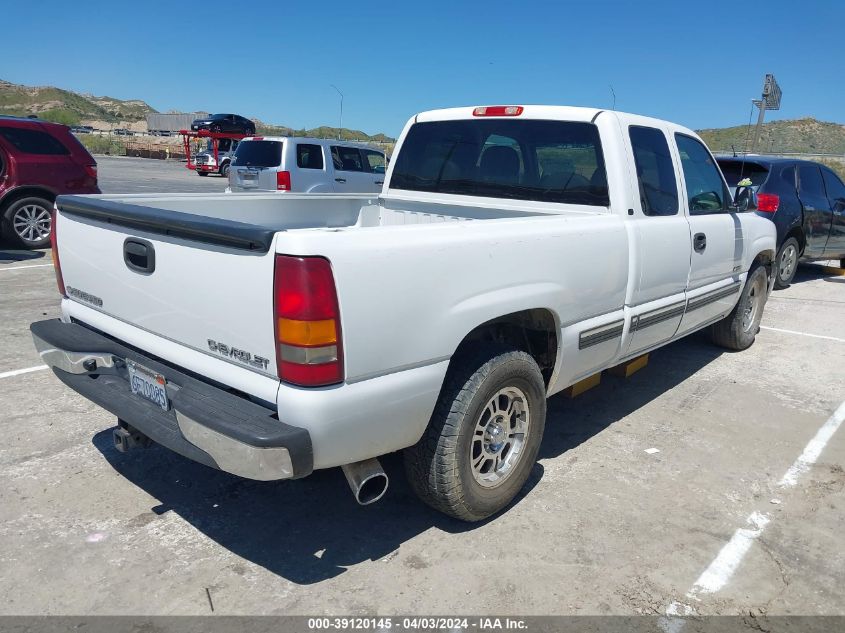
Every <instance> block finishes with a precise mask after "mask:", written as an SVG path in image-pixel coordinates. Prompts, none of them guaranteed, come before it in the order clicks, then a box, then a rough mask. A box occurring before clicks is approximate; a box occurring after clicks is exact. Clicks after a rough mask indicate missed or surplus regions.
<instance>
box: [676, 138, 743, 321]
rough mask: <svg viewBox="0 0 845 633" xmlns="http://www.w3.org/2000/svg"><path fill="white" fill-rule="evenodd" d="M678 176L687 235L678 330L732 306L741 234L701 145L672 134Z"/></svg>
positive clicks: (720, 179) (718, 176)
mask: <svg viewBox="0 0 845 633" xmlns="http://www.w3.org/2000/svg"><path fill="white" fill-rule="evenodd" d="M675 144H676V148H677V151H678V156H679V159H680V163H681V172H682V173H683V177H684V204H685V206H686V210H687V214H688V217H689V224H690V232H691V233H692V243H691V246H692V249H691V255H690V275H689V283H688V284H687V308H686V312H685V313H684V318H683V320H682V321H681V327H680V328H679V333H683V332H688V331H690V330H692V329H695V328H696V327H699V326H701V325H703V324H704V323H708V322H711V321H714V320H715V319H717V318H718V317H720V316H721V315H724V314H727V313H728V312H730V311H731V310H732V309H733V306H734V304H735V303H736V301H737V297H738V293H739V291H740V288H741V286H742V283H741V279H740V274H741V272H742V249H743V233H742V222H741V221H740V218H739V217H738V214H737V213H733V212H731V207H730V205H731V197H730V194H729V192H728V187H727V185H726V184H725V180H724V178H723V177H722V172H721V171H719V168H718V167H717V166H716V161H715V160H714V158H713V156H712V155H711V154H710V151H709V150H708V149H707V147H705V145H704V143H702V142H701V141H699V140H698V139H696V138H694V137H692V136H688V135H686V134H681V133H676V134H675Z"/></svg>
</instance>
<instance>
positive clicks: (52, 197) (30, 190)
mask: <svg viewBox="0 0 845 633" xmlns="http://www.w3.org/2000/svg"><path fill="white" fill-rule="evenodd" d="M28 196H38V197H39V198H44V199H45V200H49V201H50V202H55V201H56V194H54V193H53V192H52V191H50V190H49V189H44V188H43V187H17V188H15V189H12V190H11V191H9V192H8V193H7V194H6V195H5V196H3V198H2V199H0V213H2V212H3V211H5V210H6V209H7V208H8V207H9V205H10V204H12V203H13V202H14V201H15V200H20V199H21V198H26V197H28Z"/></svg>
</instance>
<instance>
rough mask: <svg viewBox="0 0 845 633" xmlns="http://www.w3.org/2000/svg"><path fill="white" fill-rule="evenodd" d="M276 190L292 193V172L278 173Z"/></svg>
mask: <svg viewBox="0 0 845 633" xmlns="http://www.w3.org/2000/svg"><path fill="white" fill-rule="evenodd" d="M276 189H278V190H279V191H290V172H289V171H277V172H276Z"/></svg>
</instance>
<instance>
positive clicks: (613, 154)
mask: <svg viewBox="0 0 845 633" xmlns="http://www.w3.org/2000/svg"><path fill="white" fill-rule="evenodd" d="M56 206H57V213H56V220H55V223H54V227H55V230H54V231H53V236H54V238H55V240H56V241H57V244H55V247H54V255H55V258H54V259H55V263H56V272H57V277H58V283H59V289H60V291H61V293H62V294H63V295H64V298H63V299H62V317H61V319H60V320H48V321H41V322H38V323H35V324H33V325H32V326H31V330H32V334H33V337H34V340H35V344H36V347H37V349H38V350H39V352H40V353H41V356H42V357H43V359H44V362H45V363H47V364H49V365H50V366H52V367H53V369H54V371H55V374H56V375H57V376H58V377H59V379H60V380H62V381H63V382H64V383H65V384H67V385H68V386H69V387H71V388H72V389H75V390H76V391H78V392H79V393H81V394H82V395H84V396H85V397H87V398H89V399H90V400H92V401H93V402H95V403H97V404H99V405H101V406H102V407H104V408H105V409H107V410H108V411H110V412H111V413H113V414H114V415H115V416H117V418H118V422H119V425H118V427H117V428H116V429H115V432H114V438H115V444H116V446H117V447H118V448H119V449H121V450H125V449H127V448H131V447H134V446H139V445H140V446H143V445H147V444H149V442H150V441H154V442H157V443H159V444H161V445H163V446H166V447H168V448H170V449H172V450H173V451H176V452H177V453H181V454H182V455H184V456H186V457H188V458H190V459H193V460H196V461H198V462H201V463H203V464H206V465H208V466H210V467H214V468H219V469H222V470H224V471H228V472H230V473H234V474H236V475H240V476H243V477H248V478H252V479H260V480H276V479H287V478H298V477H304V476H306V475H308V474H309V473H311V472H312V471H313V470H315V469H320V468H331V467H335V466H341V467H343V469H344V472H345V473H346V476H347V479H348V480H349V483H350V485H351V486H352V489H353V492H354V493H355V495H356V498H357V499H358V501H359V502H361V503H368V502H371V501H374V500H376V499H378V498H380V497H381V496H382V494H383V493H384V491H385V490H386V487H387V476H386V475H385V474H384V472H383V470H382V469H381V467H380V465H379V462H378V460H377V458H378V456H380V455H384V454H386V453H389V452H392V451H399V450H403V451H404V459H405V463H406V470H407V476H408V479H409V481H410V484H411V486H412V487H413V488H414V490H415V491H416V492H417V493H418V494H419V496H420V497H421V498H422V499H423V500H424V501H425V502H427V503H429V504H430V505H431V506H433V507H435V508H437V509H439V510H441V511H443V512H446V513H448V514H450V515H452V516H455V517H458V518H460V519H464V520H468V521H474V520H480V519H483V518H485V517H488V516H490V515H491V514H493V513H495V512H497V511H499V510H501V509H502V508H504V507H505V506H507V505H508V503H509V502H510V501H511V500H512V499H513V498H514V496H515V495H516V494H517V492H518V491H519V490H520V488H521V487H522V486H523V485H524V483H525V481H526V479H527V477H528V475H529V471H530V470H531V469H532V467H533V465H534V462H535V460H536V456H537V452H538V449H539V446H540V442H541V438H542V435H543V427H544V424H545V417H546V398H548V397H549V396H551V395H552V394H555V393H557V392H559V391H561V390H562V389H564V388H565V387H567V386H568V385H572V384H573V383H575V382H577V381H579V380H581V379H583V378H585V377H588V376H590V375H592V374H595V373H596V372H599V371H601V370H602V369H605V368H607V367H610V366H613V365H616V364H618V363H621V362H623V361H625V360H627V359H631V358H634V357H636V356H638V355H640V354H643V353H645V352H648V351H649V350H652V349H655V348H656V347H659V346H661V345H665V344H667V343H670V342H671V341H674V340H676V339H678V338H680V337H682V336H686V335H687V334H690V333H691V332H694V331H696V330H700V329H702V328H705V327H710V328H711V330H712V336H713V339H714V341H715V342H716V343H717V344H719V345H722V346H724V347H727V348H730V349H735V350H740V349H744V348H747V347H748V346H749V345H751V344H752V343H753V341H754V337H755V335H756V333H757V331H758V328H759V325H758V324H759V322H760V318H761V315H762V312H763V308H764V305H765V302H766V298H767V296H768V292H769V291H770V289H771V283H772V272H771V268H772V266H771V262H772V259H773V257H774V253H775V227H774V225H773V224H772V223H771V222H770V221H768V220H766V219H764V218H760V217H758V216H756V215H755V214H753V213H740V212H738V209H737V208H736V207H735V206H734V205H733V203H732V200H731V196H730V195H729V192H728V188H727V186H726V185H725V181H724V179H723V177H722V174H721V172H720V171H719V169H718V167H717V166H716V163H715V161H714V160H713V157H712V156H711V154H710V152H709V151H708V150H707V148H706V147H705V145H704V144H703V143H702V142H701V140H699V138H698V137H697V136H696V135H695V134H694V133H693V132H691V131H690V130H687V129H685V128H682V127H679V126H677V125H673V124H671V123H667V122H665V121H659V120H655V119H651V118H645V117H641V116H635V115H630V114H623V113H619V112H614V111H607V110H599V109H587V108H570V107H552V106H525V107H522V106H495V107H478V108H472V107H466V108H456V109H448V110H439V111H433V112H426V113H423V114H419V115H417V116H415V117H414V118H412V119H411V120H410V121H409V122H408V124H407V126H406V127H405V129H404V131H403V133H402V135H401V138H400V141H399V144H398V149H397V153H396V155H395V158H394V160H393V161H392V163H391V165H390V168H389V170H388V173H387V174H386V183H385V186H384V190H383V192H382V193H381V195H378V196H376V195H372V196H366V195H339V194H308V195H300V194H292V195H285V196H277V195H272V194H269V195H260V194H228V195H226V194H220V195H206V194H199V195H195V194H183V195H135V196H132V195H124V196H120V195H94V196H60V197H59V199H58V201H57V203H56Z"/></svg>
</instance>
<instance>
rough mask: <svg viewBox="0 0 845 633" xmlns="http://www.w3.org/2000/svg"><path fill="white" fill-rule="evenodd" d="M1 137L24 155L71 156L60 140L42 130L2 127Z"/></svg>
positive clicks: (0, 128)
mask: <svg viewBox="0 0 845 633" xmlns="http://www.w3.org/2000/svg"><path fill="white" fill-rule="evenodd" d="M0 136H2V137H3V138H4V139H6V141H8V142H9V143H10V144H11V145H12V147H14V148H15V149H16V150H18V151H19V152H22V153H24V154H38V155H41V156H67V155H68V154H70V150H69V149H68V148H67V147H65V146H64V145H62V143H61V142H60V141H59V140H58V139H56V138H54V137H53V136H50V135H49V134H47V133H46V132H42V131H41V130H33V129H28V128H19V127H0Z"/></svg>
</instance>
